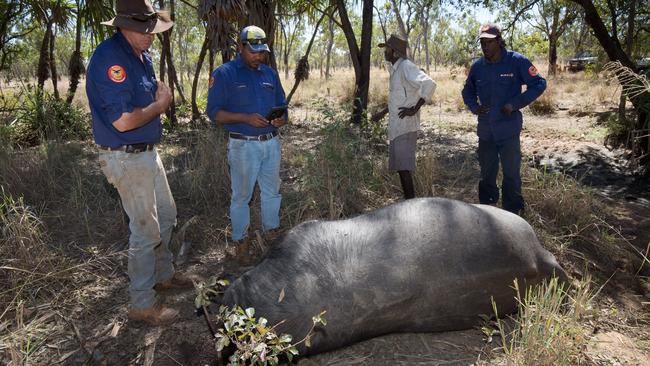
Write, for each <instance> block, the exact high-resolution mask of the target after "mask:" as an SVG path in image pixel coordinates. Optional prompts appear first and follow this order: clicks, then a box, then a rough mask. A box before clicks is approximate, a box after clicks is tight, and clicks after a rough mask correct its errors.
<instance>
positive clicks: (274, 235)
mask: <svg viewBox="0 0 650 366" xmlns="http://www.w3.org/2000/svg"><path fill="white" fill-rule="evenodd" d="M282 234H283V232H282V231H280V229H272V230H269V231H266V232H264V242H266V244H273V243H275V242H276V241H277V240H278V239H281V237H282Z"/></svg>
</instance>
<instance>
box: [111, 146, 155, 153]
mask: <svg viewBox="0 0 650 366" xmlns="http://www.w3.org/2000/svg"><path fill="white" fill-rule="evenodd" d="M155 146H156V144H131V145H122V146H117V147H110V146H106V145H99V149H100V150H106V151H124V152H126V153H139V152H143V151H152V150H153V149H154V147H155Z"/></svg>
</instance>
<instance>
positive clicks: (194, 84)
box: [192, 34, 212, 119]
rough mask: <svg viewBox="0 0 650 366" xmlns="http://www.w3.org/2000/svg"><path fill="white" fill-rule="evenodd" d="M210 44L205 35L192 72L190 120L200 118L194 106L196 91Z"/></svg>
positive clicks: (197, 109)
mask: <svg viewBox="0 0 650 366" xmlns="http://www.w3.org/2000/svg"><path fill="white" fill-rule="evenodd" d="M209 44H210V40H209V39H208V35H207V34H206V35H205V38H204V39H203V45H201V52H199V59H198V61H197V62H196V69H195V71H194V80H192V119H199V118H200V117H201V111H199V107H198V105H197V104H196V89H197V87H198V84H199V78H200V77H201V68H202V67H203V61H204V60H205V54H206V53H207V51H208V46H209ZM210 72H212V70H210ZM208 117H209V118H212V116H208Z"/></svg>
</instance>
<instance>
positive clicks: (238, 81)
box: [206, 56, 287, 136]
mask: <svg viewBox="0 0 650 366" xmlns="http://www.w3.org/2000/svg"><path fill="white" fill-rule="evenodd" d="M286 104H287V99H286V98H285V96H284V89H282V84H281V83H280V78H279V77H278V73H277V72H276V71H275V70H273V69H272V68H271V67H269V66H268V65H265V64H260V66H259V68H257V70H252V69H250V68H249V67H248V66H246V64H245V63H244V61H243V60H242V58H241V56H237V58H235V59H234V60H232V61H230V62H227V63H225V64H223V65H221V66H219V67H218V68H217V69H216V70H214V72H213V73H212V76H211V78H210V85H209V89H208V106H207V108H206V113H207V114H208V117H209V118H210V119H212V120H214V119H215V116H216V115H217V112H218V111H220V110H224V111H226V112H231V113H249V114H250V113H258V114H259V115H261V116H266V115H267V114H268V113H269V112H270V111H271V108H273V107H275V106H283V105H286ZM223 127H224V128H225V129H226V130H228V131H230V132H237V133H240V134H242V135H247V136H258V135H261V134H266V133H269V132H273V131H275V130H277V128H276V127H275V126H273V125H272V124H270V123H269V124H268V126H266V127H254V126H251V125H249V124H248V123H245V122H241V123H224V124H223Z"/></svg>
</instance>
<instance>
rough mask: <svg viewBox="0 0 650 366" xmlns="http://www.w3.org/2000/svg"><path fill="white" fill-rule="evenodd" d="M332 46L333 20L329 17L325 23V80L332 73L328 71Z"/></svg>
mask: <svg viewBox="0 0 650 366" xmlns="http://www.w3.org/2000/svg"><path fill="white" fill-rule="evenodd" d="M332 47H334V21H333V20H332V18H330V19H329V23H328V25H327V56H326V59H325V60H326V61H325V80H329V78H330V76H332V74H331V73H330V62H331V59H332Z"/></svg>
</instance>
